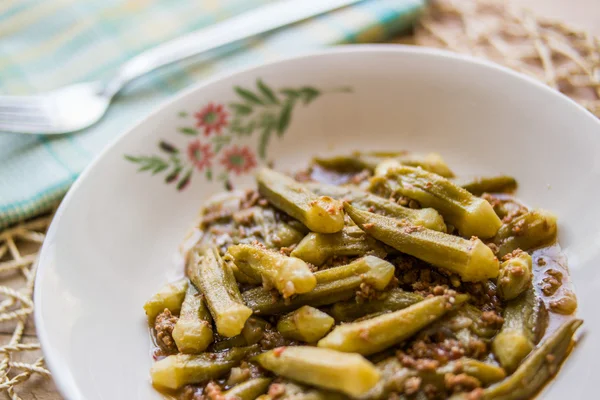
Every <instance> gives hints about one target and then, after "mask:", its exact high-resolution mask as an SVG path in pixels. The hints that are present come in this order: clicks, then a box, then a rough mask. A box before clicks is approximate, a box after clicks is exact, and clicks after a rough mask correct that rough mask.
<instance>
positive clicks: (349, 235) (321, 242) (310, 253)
mask: <svg viewBox="0 0 600 400" xmlns="http://www.w3.org/2000/svg"><path fill="white" fill-rule="evenodd" d="M367 253H372V254H373V255H376V256H379V257H385V255H386V252H385V249H384V248H383V246H382V245H381V243H378V242H377V241H376V240H375V239H373V238H372V237H370V236H368V235H367V234H365V233H364V232H363V231H361V230H360V229H359V228H357V227H355V226H349V227H345V228H344V229H343V230H342V231H340V232H337V233H316V232H311V233H309V234H308V235H306V236H305V237H304V239H302V241H301V242H300V243H298V245H297V246H296V248H294V250H293V251H292V253H291V254H290V255H291V256H292V257H298V258H300V259H302V260H304V261H306V262H308V263H311V264H313V265H316V266H321V265H323V264H324V263H325V262H326V261H327V260H328V259H330V258H331V257H333V256H362V255H365V254H367Z"/></svg>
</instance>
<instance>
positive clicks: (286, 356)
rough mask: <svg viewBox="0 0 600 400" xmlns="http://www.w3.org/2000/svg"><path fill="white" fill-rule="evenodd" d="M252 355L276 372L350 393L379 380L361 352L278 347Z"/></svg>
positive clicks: (366, 389) (261, 363)
mask: <svg viewBox="0 0 600 400" xmlns="http://www.w3.org/2000/svg"><path fill="white" fill-rule="evenodd" d="M255 359H256V361H257V362H258V363H259V364H260V365H261V366H262V367H263V368H265V369H268V370H269V371H272V372H274V373H276V374H277V375H281V376H283V377H286V378H289V379H293V380H296V381H299V382H302V383H306V384H309V385H313V386H317V387H319V388H324V389H330V390H335V391H339V392H342V393H346V394H348V395H351V396H360V395H361V394H364V393H366V392H367V391H368V390H369V389H371V388H372V387H373V386H375V384H376V383H377V381H378V380H379V372H378V371H377V369H376V368H375V366H374V365H373V364H371V363H370V362H369V361H367V360H366V359H365V358H363V357H362V356H360V355H358V354H348V353H341V352H338V351H335V350H330V349H322V348H317V347H309V346H293V347H279V348H277V349H274V350H271V351H268V352H266V353H262V354H260V355H258V356H256V357H255Z"/></svg>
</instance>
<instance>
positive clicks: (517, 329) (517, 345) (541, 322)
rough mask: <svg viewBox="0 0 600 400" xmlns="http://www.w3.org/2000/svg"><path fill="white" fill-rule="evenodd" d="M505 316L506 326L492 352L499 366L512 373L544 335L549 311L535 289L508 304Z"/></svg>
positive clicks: (495, 342)
mask: <svg viewBox="0 0 600 400" xmlns="http://www.w3.org/2000/svg"><path fill="white" fill-rule="evenodd" d="M502 316H503V317H504V324H503V325H502V329H500V332H499V333H498V334H497V335H496V337H495V338H494V340H493V342H492V351H493V352H494V355H495V356H496V358H497V359H498V362H499V363H500V365H502V367H504V369H505V370H506V371H507V372H509V373H512V372H513V371H514V370H515V369H517V367H518V366H519V364H520V363H521V361H522V360H523V359H524V358H525V357H526V356H527V355H528V354H529V353H530V352H531V351H532V350H533V348H534V346H535V344H536V343H537V342H538V341H539V340H540V339H541V337H542V336H543V335H544V332H545V330H546V327H547V326H548V312H547V310H546V307H545V306H544V303H543V301H542V299H540V298H539V297H537V295H536V294H535V290H534V289H533V287H532V288H530V289H529V290H527V291H526V292H525V293H523V294H522V295H520V296H519V297H517V298H516V299H514V300H511V301H509V302H508V303H507V305H506V308H505V309H504V312H503V314H502Z"/></svg>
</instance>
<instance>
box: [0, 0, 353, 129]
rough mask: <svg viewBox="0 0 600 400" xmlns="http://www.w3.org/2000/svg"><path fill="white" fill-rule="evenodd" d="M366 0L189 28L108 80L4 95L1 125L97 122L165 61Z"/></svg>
mask: <svg viewBox="0 0 600 400" xmlns="http://www.w3.org/2000/svg"><path fill="white" fill-rule="evenodd" d="M359 1H362V0H280V1H278V2H275V3H271V4H267V5H265V6H262V7H260V8H257V9H255V10H251V11H248V12H246V13H243V14H241V15H239V16H236V17H233V18H231V19H228V20H226V21H224V22H221V23H218V24H215V25H212V26H210V27H208V28H205V29H201V30H198V31H195V32H192V33H189V34H187V35H185V36H182V37H181V38H178V39H174V40H171V41H169V42H166V43H164V44H162V45H159V46H157V47H155V48H153V49H150V50H147V51H145V52H143V53H141V54H139V55H137V56H136V57H134V58H133V59H131V60H129V61H128V62H127V63H125V64H124V65H123V66H121V68H119V69H118V70H117V71H116V73H115V75H114V76H113V77H112V79H109V80H108V81H106V82H85V83H77V84H74V85H69V86H65V87H63V88H60V89H57V90H53V91H51V92H46V93H42V94H39V95H35V96H0V131H8V132H19V133H35V134H59V133H69V132H75V131H78V130H81V129H83V128H87V127H88V126H90V125H92V124H94V123H96V122H97V121H98V120H99V119H100V118H102V116H103V115H104V113H105V112H106V110H107V109H108V106H109V105H110V102H111V100H112V99H113V97H114V96H115V95H116V94H117V93H118V92H119V91H120V90H121V89H122V88H123V87H124V86H125V85H127V84H128V83H130V82H131V81H133V80H135V79H137V78H139V77H141V76H142V75H145V74H147V73H148V72H151V71H154V70H156V69H158V68H160V67H163V66H165V65H168V64H171V63H174V62H177V61H181V60H183V59H186V58H188V57H192V56H195V55H198V54H200V53H204V52H206V51H209V50H214V49H216V48H219V47H222V46H225V45H228V44H232V43H235V42H238V41H240V40H243V39H248V38H250V37H252V36H256V35H259V34H262V33H266V32H269V31H271V30H274V29H277V28H281V27H283V26H285V25H288V24H292V23H295V22H298V21H301V20H303V19H306V18H310V17H313V16H316V15H319V14H322V13H325V12H328V11H332V10H335V9H338V8H341V7H345V6H347V5H350V4H353V3H358V2H359Z"/></svg>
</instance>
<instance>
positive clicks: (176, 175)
mask: <svg viewBox="0 0 600 400" xmlns="http://www.w3.org/2000/svg"><path fill="white" fill-rule="evenodd" d="M182 169H183V168H182V167H180V166H176V167H175V168H174V169H173V171H171V173H170V174H169V175H167V176H166V177H165V182H166V183H171V182H174V181H176V180H177V178H179V174H180V173H181V170H182Z"/></svg>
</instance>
